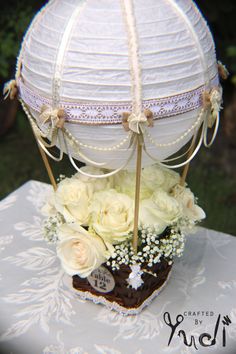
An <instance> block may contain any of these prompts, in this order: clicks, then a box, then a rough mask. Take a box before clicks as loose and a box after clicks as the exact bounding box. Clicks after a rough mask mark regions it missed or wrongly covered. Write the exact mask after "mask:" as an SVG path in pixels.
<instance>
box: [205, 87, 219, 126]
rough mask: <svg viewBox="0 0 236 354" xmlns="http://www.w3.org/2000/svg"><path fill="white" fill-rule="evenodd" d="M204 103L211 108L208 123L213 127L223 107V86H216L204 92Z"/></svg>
mask: <svg viewBox="0 0 236 354" xmlns="http://www.w3.org/2000/svg"><path fill="white" fill-rule="evenodd" d="M203 105H204V107H205V109H209V114H208V121H207V125H208V127H209V128H212V127H213V125H214V123H215V121H216V119H217V116H218V114H219V112H220V110H221V109H222V88H221V87H214V88H213V89H212V90H211V91H210V92H207V91H205V92H204V93H203Z"/></svg>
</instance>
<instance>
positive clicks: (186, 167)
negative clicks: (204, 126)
mask: <svg viewBox="0 0 236 354" xmlns="http://www.w3.org/2000/svg"><path fill="white" fill-rule="evenodd" d="M196 139H197V134H195V135H194V136H193V139H192V142H191V147H190V150H189V152H188V156H187V159H189V158H190V156H191V155H192V153H193V151H194V148H195V143H196ZM189 167H190V162H188V163H187V164H186V165H185V166H184V169H183V172H182V175H181V178H180V183H179V184H180V185H181V186H184V184H185V181H186V178H187V175H188V171H189Z"/></svg>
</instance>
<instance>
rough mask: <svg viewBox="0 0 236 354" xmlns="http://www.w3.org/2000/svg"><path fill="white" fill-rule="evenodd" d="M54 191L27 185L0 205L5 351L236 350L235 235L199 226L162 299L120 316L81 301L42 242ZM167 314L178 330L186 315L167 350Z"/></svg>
mask: <svg viewBox="0 0 236 354" xmlns="http://www.w3.org/2000/svg"><path fill="white" fill-rule="evenodd" d="M49 188H50V187H49V186H48V185H46V184H43V183H40V182H35V181H30V182H28V183H26V184H25V185H23V186H22V187H21V188H19V189H18V190H16V191H15V192H13V193H12V194H11V195H9V196H8V197H7V198H6V199H4V200H3V201H1V202H0V223H1V227H0V254H1V256H0V294H1V298H0V339H1V342H0V348H1V350H0V352H1V353H14V354H15V353H17V354H18V353H22V354H38V353H44V354H49V353H50V354H52V353H55V354H64V353H66V354H77V353H78V354H85V353H89V354H90V353H92V354H93V353H100V354H120V353H122V354H123V353H124V354H152V353H153V354H154V353H155V354H159V353H177V354H183V353H203V354H207V353H214V354H215V353H217V354H222V353H226V354H235V353H236V253H235V250H236V238H234V237H232V236H229V235H225V234H222V233H219V232H215V231H211V230H207V229H203V228H200V229H199V230H198V232H197V234H194V235H191V236H189V238H188V241H187V244H186V249H185V254H184V257H183V258H181V259H179V260H177V261H176V263H175V265H174V269H173V272H172V275H171V278H170V280H169V283H168V285H167V286H166V288H165V289H164V290H163V291H162V292H161V294H160V295H159V296H158V297H157V298H156V299H155V300H154V301H153V303H152V304H151V305H150V306H149V307H148V308H146V309H145V310H144V311H143V312H142V313H141V314H140V315H138V316H128V317H123V316H122V315H119V314H117V313H115V312H110V311H109V310H107V309H106V308H104V307H103V306H102V305H96V304H93V303H91V302H86V301H82V300H79V299H78V298H77V296H76V292H75V291H74V290H73V289H72V287H71V279H70V278H69V277H68V276H66V275H65V274H64V273H63V271H62V270H61V268H60V265H59V262H58V260H57V258H56V255H55V250H54V246H53V245H52V246H48V244H46V243H45V241H44V240H43V239H42V233H41V220H42V216H41V214H40V211H39V210H40V207H41V204H42V200H43V199H44V198H45V193H47V192H48V190H49ZM165 312H168V313H169V314H170V319H171V321H172V324H173V325H174V324H175V322H176V316H177V315H178V314H182V315H183V318H182V319H183V322H182V323H180V324H179V326H178V327H176V331H175V333H174V335H173V338H172V340H171V342H170V345H169V346H168V345H167V344H168V341H169V338H170V334H171V328H170V326H169V325H167V324H166V322H168V321H167V320H168V315H167V314H166V315H165V316H166V317H165V318H166V319H167V320H166V322H165V321H164V318H163V316H164V313H165ZM194 312H196V313H194ZM219 315H221V317H220V318H219ZM226 315H228V317H229V319H230V321H231V323H229V321H227V320H226V321H225V320H224V316H226ZM179 319H180V317H179ZM217 319H219V326H218V331H217V333H216V344H215V345H212V346H211V347H203V346H202V345H201V344H200V343H199V336H200V335H201V334H202V333H204V332H208V333H209V334H211V336H212V337H214V330H215V327H216V322H217ZM222 321H224V323H225V325H224V323H223V322H222ZM227 324H228V325H227ZM224 328H225V330H224ZM181 330H183V331H185V333H186V336H187V341H188V342H190V338H191V335H192V336H194V339H195V343H196V347H197V348H198V351H196V349H195V348H194V347H193V346H192V347H188V346H186V345H185V344H184V342H183V340H184V332H181V333H180V336H178V332H179V331H181ZM224 334H225V345H226V346H225V347H223V346H222V344H223V337H224ZM203 342H204V343H206V342H207V338H206V337H204V338H203ZM207 343H209V341H208V342H207ZM193 344H194V343H193Z"/></svg>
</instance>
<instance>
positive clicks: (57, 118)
mask: <svg viewBox="0 0 236 354" xmlns="http://www.w3.org/2000/svg"><path fill="white" fill-rule="evenodd" d="M65 117H66V114H65V111H64V109H62V108H59V109H53V108H51V107H49V106H45V105H43V106H42V108H41V113H40V116H39V119H40V121H41V123H42V124H45V123H49V124H50V125H51V127H53V128H54V127H55V128H60V129H62V128H63V126H64V123H65Z"/></svg>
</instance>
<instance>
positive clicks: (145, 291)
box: [73, 259, 172, 314]
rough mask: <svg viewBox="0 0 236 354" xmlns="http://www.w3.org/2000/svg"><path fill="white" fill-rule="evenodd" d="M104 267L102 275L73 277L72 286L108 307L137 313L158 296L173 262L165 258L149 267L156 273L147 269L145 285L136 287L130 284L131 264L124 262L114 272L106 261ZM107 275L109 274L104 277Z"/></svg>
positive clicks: (144, 278) (87, 297) (85, 297)
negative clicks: (170, 262)
mask: <svg viewBox="0 0 236 354" xmlns="http://www.w3.org/2000/svg"><path fill="white" fill-rule="evenodd" d="M102 268H103V270H102V272H103V273H101V274H102V275H101V276H100V275H99V274H97V273H96V274H95V273H94V272H93V273H94V274H93V273H92V275H91V276H92V277H91V276H90V277H89V278H80V277H79V276H78V275H75V276H73V287H74V288H75V289H76V290H78V294H79V296H80V297H81V298H84V299H89V300H92V301H94V302H96V303H102V304H104V305H106V306H107V307H108V308H110V309H113V310H116V311H118V312H121V313H124V314H136V313H139V312H140V311H141V310H142V309H143V308H144V307H145V306H147V305H148V303H149V302H151V301H152V299H153V298H154V297H156V296H157V295H158V293H159V292H160V290H161V289H162V287H163V286H164V284H165V283H166V281H167V279H168V276H169V273H170V270H171V268H172V265H169V264H168V262H167V261H166V260H165V259H162V260H161V262H160V263H157V264H155V265H154V266H153V267H152V268H148V271H151V272H152V273H154V274H156V276H153V275H151V274H149V273H146V272H144V273H143V274H142V280H143V284H142V285H141V286H140V287H139V288H138V289H137V290H135V289H133V288H131V287H130V286H128V283H127V279H128V277H129V274H130V273H131V269H130V267H129V266H127V265H124V264H123V265H121V266H120V269H119V270H115V271H112V269H111V268H110V267H108V266H107V265H105V264H104V265H103V266H102ZM102 268H101V269H102ZM104 268H105V270H104ZM95 272H96V271H95ZM104 272H105V273H104ZM104 274H107V276H106V275H105V276H103V275H104ZM91 279H92V280H93V281H95V283H93V282H92V281H91ZM91 284H92V285H91ZM99 286H100V288H99ZM111 288H112V290H111Z"/></svg>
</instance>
